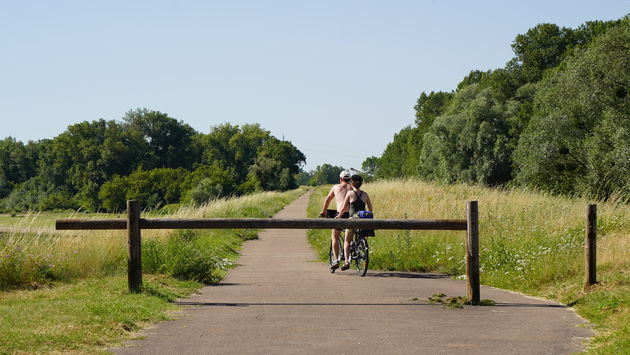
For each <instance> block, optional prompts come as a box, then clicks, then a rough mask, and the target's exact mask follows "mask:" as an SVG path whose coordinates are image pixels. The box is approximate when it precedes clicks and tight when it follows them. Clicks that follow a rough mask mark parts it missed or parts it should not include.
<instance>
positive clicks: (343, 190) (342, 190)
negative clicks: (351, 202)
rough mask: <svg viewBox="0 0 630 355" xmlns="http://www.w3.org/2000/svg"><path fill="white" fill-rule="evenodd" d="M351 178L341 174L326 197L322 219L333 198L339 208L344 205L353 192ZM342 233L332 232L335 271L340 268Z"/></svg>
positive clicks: (333, 267) (344, 173)
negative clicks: (347, 195)
mask: <svg viewBox="0 0 630 355" xmlns="http://www.w3.org/2000/svg"><path fill="white" fill-rule="evenodd" d="M350 177H351V174H350V172H348V171H346V170H343V171H342V172H341V173H340V174H339V183H338V184H336V185H335V186H333V187H332V188H331V189H330V192H329V193H328V196H326V200H324V206H323V207H322V211H321V212H320V214H319V215H320V216H322V217H325V216H327V214H328V212H327V210H328V205H329V204H330V202H331V201H332V199H333V198H334V199H335V202H336V203H337V208H339V207H340V206H341V205H343V201H344V199H345V198H346V194H347V193H348V192H349V191H351V190H352V188H351V187H350V184H349V183H350ZM335 217H340V218H348V217H349V214H348V213H347V212H346V213H345V214H342V215H339V214H337V216H335ZM340 231H341V230H340V229H333V230H332V232H331V239H332V250H333V253H334V256H335V262H334V264H333V265H332V266H331V267H330V268H331V269H333V270H334V269H336V268H338V267H339V232H340Z"/></svg>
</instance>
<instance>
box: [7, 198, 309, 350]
mask: <svg viewBox="0 0 630 355" xmlns="http://www.w3.org/2000/svg"><path fill="white" fill-rule="evenodd" d="M303 193H304V190H302V189H298V190H293V191H288V192H284V193H277V192H265V193H258V194H252V195H247V196H243V197H240V198H234V199H220V200H214V201H210V202H208V203H206V204H203V205H201V206H196V207H186V206H183V207H177V208H173V207H171V208H169V209H167V210H163V211H145V213H143V215H144V216H152V217H155V216H163V217H174V218H212V217H217V218H218V217H258V218H267V217H271V216H273V215H274V214H275V213H276V212H277V211H279V210H280V209H282V208H283V207H284V206H285V205H287V204H288V203H289V202H291V201H292V200H294V199H295V198H297V197H298V196H299V195H301V194H303ZM72 216H73V214H72V213H66V212H63V213H59V214H53V213H46V214H37V213H31V214H29V215H28V216H23V217H17V216H16V217H5V218H3V219H2V220H0V227H3V228H2V229H1V230H2V232H0V353H23V352H26V353H41V352H59V351H62V352H80V353H84V352H90V353H93V352H98V351H101V350H103V349H105V348H107V347H110V346H113V345H115V344H120V343H121V342H122V341H124V340H125V339H129V338H130V337H133V336H134V332H135V331H136V330H138V329H140V328H141V327H142V326H143V325H144V324H147V323H151V322H155V321H160V320H165V319H169V318H171V317H172V313H169V312H171V311H173V310H176V307H175V306H174V305H172V304H171V303H170V301H173V300H174V299H176V298H181V297H185V296H187V295H190V294H191V293H192V292H194V291H195V290H197V289H199V288H200V287H201V286H202V285H203V284H211V283H216V282H218V281H219V280H220V279H221V278H222V277H223V276H224V275H225V273H226V272H227V270H229V269H230V268H231V267H233V266H234V261H235V260H236V258H237V256H238V250H239V248H240V246H241V244H242V242H243V241H245V240H248V239H253V238H256V235H257V231H255V230H203V231H201V230H195V231H193V230H179V231H171V230H143V231H142V238H143V246H142V254H143V255H142V256H143V273H144V284H143V292H142V293H141V294H131V293H129V292H128V290H127V279H126V272H127V271H126V270H127V269H126V267H127V239H126V238H127V236H126V232H125V231H55V230H54V229H53V228H54V227H53V226H54V224H53V222H52V221H54V219H55V218H68V217H72ZM74 216H75V217H81V218H86V217H90V218H92V217H94V218H103V217H106V218H112V217H114V218H115V217H117V216H112V215H99V214H90V215H85V214H81V213H80V214H78V215H77V214H74ZM119 217H124V215H119Z"/></svg>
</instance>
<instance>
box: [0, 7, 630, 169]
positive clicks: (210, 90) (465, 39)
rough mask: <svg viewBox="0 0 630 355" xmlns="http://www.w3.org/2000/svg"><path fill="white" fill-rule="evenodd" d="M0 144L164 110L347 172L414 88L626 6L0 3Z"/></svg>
mask: <svg viewBox="0 0 630 355" xmlns="http://www.w3.org/2000/svg"><path fill="white" fill-rule="evenodd" d="M1 8H2V11H1V12H0V138H4V137H7V136H12V137H15V138H17V139H18V140H22V141H28V140H37V139H42V138H52V137H55V136H57V135H58V134H60V133H61V132H63V131H64V130H65V129H66V127H67V126H68V125H71V124H74V123H78V122H81V121H86V120H87V121H91V120H95V119H99V118H104V119H108V120H120V118H121V117H122V116H123V115H124V114H125V112H127V111H128V110H130V109H134V108H142V107H145V108H148V109H152V110H158V111H161V112H165V113H168V114H169V115H170V116H171V117H174V118H176V119H179V120H183V121H184V122H186V123H188V124H190V125H191V126H192V127H194V128H195V129H196V130H198V131H201V132H209V131H210V128H211V127H212V126H215V125H217V124H220V123H223V122H230V123H232V124H239V125H240V124H245V123H260V124H261V126H262V127H263V128H265V129H267V130H270V131H271V133H272V134H273V135H275V136H276V137H278V138H282V137H284V138H285V139H287V140H289V141H291V142H292V143H293V144H294V145H296V146H297V147H298V148H299V149H300V150H301V151H302V152H303V153H304V154H305V155H306V157H307V166H306V167H305V168H306V170H311V169H314V168H315V167H316V166H317V165H321V164H323V163H331V164H334V165H340V166H343V167H345V168H350V167H354V168H360V166H361V163H362V161H363V160H364V159H365V158H366V157H368V156H371V155H377V156H378V155H380V154H381V153H382V152H383V149H385V147H386V145H387V143H389V142H390V141H391V140H392V138H393V135H394V134H395V133H397V132H398V131H399V130H400V129H402V128H403V127H405V126H407V125H410V124H412V123H413V122H414V111H413V106H414V104H415V102H416V99H417V98H418V96H419V95H420V93H421V92H422V91H426V92H430V91H435V90H446V91H450V90H452V89H454V88H455V87H456V85H457V83H458V82H459V81H460V80H461V79H462V78H463V77H464V76H465V75H466V74H467V73H468V72H470V71H471V70H474V69H480V70H488V69H495V68H499V67H502V66H503V65H504V64H505V62H507V61H508V60H509V59H510V58H511V57H512V56H513V53H512V50H511V47H510V44H511V43H512V40H513V39H514V37H515V36H516V35H517V34H519V33H525V32H526V31H527V30H528V29H529V28H531V27H533V26H535V25H536V24H539V23H545V22H549V23H555V24H558V25H560V26H566V27H576V26H578V25H580V24H581V23H583V22H585V21H589V20H611V19H617V18H620V17H622V16H624V15H626V14H627V13H629V12H630V0H615V1H610V0H600V1H581V0H580V1H567V0H560V1H553V0H548V1H538V0H536V1H519V2H511V1H455V0H453V1H438V0H433V1H423V0H417V1H402V0H391V1H354V0H337V1H327V0H323V1H308V2H307V1H272V0H269V1H263V0H259V1H221V2H219V1H11V2H9V1H6V2H5V1H2V7H1Z"/></svg>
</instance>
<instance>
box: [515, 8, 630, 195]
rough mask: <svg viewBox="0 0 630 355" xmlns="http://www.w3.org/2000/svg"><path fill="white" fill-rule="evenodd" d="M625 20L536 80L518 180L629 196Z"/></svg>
mask: <svg viewBox="0 0 630 355" xmlns="http://www.w3.org/2000/svg"><path fill="white" fill-rule="evenodd" d="M628 43H630V22H629V20H625V21H623V22H622V23H620V24H619V25H617V26H614V27H611V28H610V29H609V30H608V32H606V33H605V34H604V35H601V36H600V37H598V38H596V39H595V40H594V41H593V42H592V43H591V44H590V45H589V46H588V48H587V49H585V50H583V51H576V52H575V53H574V54H573V55H572V56H570V57H569V58H568V59H567V60H566V62H564V63H563V64H562V65H561V66H560V67H558V68H557V70H555V71H554V72H553V73H551V75H549V77H547V78H546V79H545V80H543V82H542V83H541V84H540V88H539V90H538V92H537V94H536V96H535V103H534V105H535V107H536V111H535V115H534V117H533V118H532V120H531V122H530V125H529V126H528V127H527V129H526V130H525V132H524V133H523V135H522V136H521V139H520V141H519V145H518V148H517V151H516V154H515V161H516V164H517V167H518V181H519V182H520V183H521V184H524V185H529V186H535V187H538V188H542V189H545V190H548V191H552V192H557V193H587V194H593V195H596V196H598V197H603V198H606V197H608V196H610V195H611V194H613V193H621V194H623V195H625V196H630V191H628V190H629V188H628V186H630V151H628V147H629V146H630V119H629V117H630V114H629V113H630V99H629V98H628V90H629V88H630V56H629V55H628V53H630V45H628Z"/></svg>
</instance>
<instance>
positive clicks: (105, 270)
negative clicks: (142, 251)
mask: <svg viewBox="0 0 630 355" xmlns="http://www.w3.org/2000/svg"><path fill="white" fill-rule="evenodd" d="M302 192H303V191H300V190H295V191H291V192H286V193H274V192H266V193H259V194H253V195H249V196H244V197H240V198H236V199H220V200H214V201H210V202H208V203H207V204H204V205H201V206H191V207H180V208H178V209H177V210H176V211H173V212H172V213H170V214H164V213H160V212H159V211H145V212H144V213H143V215H144V216H146V217H156V216H164V217H175V218H200V217H208V218H211V217H270V216H272V215H273V214H274V213H275V211H277V210H279V209H281V208H282V207H283V206H284V205H285V204H286V203H288V201H290V200H292V199H294V198H295V197H296V196H297V195H299V194H301V193H302ZM44 216H45V217H42V214H38V213H32V214H28V215H26V216H24V217H22V218H19V219H18V222H17V223H12V224H5V227H4V229H3V230H2V231H0V290H3V289H8V288H13V287H38V286H39V285H40V284H42V283H46V282H51V281H68V280H72V279H78V278H86V277H100V276H111V275H116V274H120V273H124V272H125V270H126V267H127V265H126V258H127V235H126V231H124V230H121V231H116V230H113V231H112V230H105V231H56V230H54V220H55V219H56V218H117V217H120V218H125V215H120V214H118V215H111V214H90V215H87V216H86V215H85V214H82V213H74V214H70V213H60V214H58V215H54V214H50V213H47V214H44ZM14 218H15V217H14ZM40 218H41V219H43V221H42V220H40ZM171 234H172V231H171V230H143V231H142V238H143V241H144V242H143V243H147V244H148V245H149V246H150V245H156V243H157V242H160V243H165V242H166V241H167V240H168V239H169V238H170V236H171ZM203 234H204V238H203V239H204V240H205V241H203V243H204V246H205V247H207V248H208V249H212V248H214V249H216V250H217V251H218V252H231V254H234V252H235V249H236V248H237V247H238V245H240V241H242V240H246V239H251V238H254V237H255V235H256V231H252V230H231V231H217V230H213V231H204V232H203ZM197 239H198V238H197ZM215 239H217V240H215ZM218 239H223V240H221V241H220V240H218ZM152 241H153V244H151V243H152ZM199 243H201V242H199ZM213 244H216V245H213ZM224 246H225V248H224Z"/></svg>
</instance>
